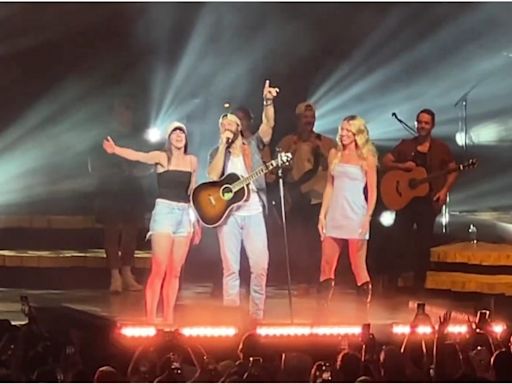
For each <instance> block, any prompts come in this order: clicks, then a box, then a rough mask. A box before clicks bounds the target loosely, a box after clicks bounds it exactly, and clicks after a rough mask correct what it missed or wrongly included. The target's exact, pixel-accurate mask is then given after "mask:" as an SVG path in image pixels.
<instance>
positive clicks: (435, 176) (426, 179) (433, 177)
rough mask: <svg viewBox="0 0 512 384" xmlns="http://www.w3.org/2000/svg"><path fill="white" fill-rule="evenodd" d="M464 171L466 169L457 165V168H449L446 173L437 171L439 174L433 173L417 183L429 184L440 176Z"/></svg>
mask: <svg viewBox="0 0 512 384" xmlns="http://www.w3.org/2000/svg"><path fill="white" fill-rule="evenodd" d="M462 169H464V168H461V167H460V166H459V165H457V166H456V167H455V168H448V169H445V170H444V171H437V172H434V173H431V174H430V175H428V176H427V177H424V178H422V179H418V180H416V182H417V184H423V183H428V182H430V181H431V180H432V179H436V178H438V177H440V176H443V175H448V174H450V173H453V172H457V171H461V170H462Z"/></svg>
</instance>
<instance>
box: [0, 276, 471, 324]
mask: <svg viewBox="0 0 512 384" xmlns="http://www.w3.org/2000/svg"><path fill="white" fill-rule="evenodd" d="M22 295H23V296H27V297H28V298H29V300H30V303H31V304H34V305H38V306H60V305H63V306H68V307H71V308H74V309H77V310H81V311H86V312H88V313H91V314H95V315H100V316H104V317H107V318H109V319H113V320H115V321H117V322H118V323H120V324H143V323H145V318H144V295H143V292H123V293H122V294H110V293H109V292H108V291H106V290H99V289H82V290H23V289H2V290H0V318H1V319H9V320H10V321H12V322H15V323H23V322H25V321H26V318H25V316H24V315H23V314H22V313H21V311H20V296H22ZM418 299H425V301H426V303H427V312H429V314H430V315H431V317H432V319H433V320H434V322H436V321H437V316H439V315H440V314H442V312H443V311H445V310H447V309H449V310H452V311H454V318H459V319H460V320H461V321H462V320H465V318H466V316H469V317H470V318H472V317H474V316H473V315H474V311H475V307H474V304H475V303H474V302H473V301H468V300H466V301H462V300H449V299H446V298H439V297H438V298H436V297H432V296H429V295H422V297H421V298H418V297H414V296H413V295H407V294H404V293H402V294H400V293H397V294H394V295H392V296H389V297H383V296H382V295H376V297H375V298H374V300H373V301H372V303H371V305H370V309H369V313H368V317H366V314H365V313H364V311H362V310H361V305H360V304H359V303H358V302H357V300H356V296H355V292H353V291H350V290H347V289H343V288H342V287H340V288H338V289H337V290H336V292H335V294H334V295H333V299H332V302H331V306H330V309H329V314H328V315H327V316H323V317H322V318H321V319H319V318H318V316H316V315H317V313H318V312H317V309H316V296H315V294H314V293H310V294H306V295H304V294H302V293H301V292H299V287H297V286H294V287H292V308H293V319H292V317H291V315H290V305H289V298H288V290H287V287H286V286H269V287H268V290H267V301H266V310H265V318H264V321H263V323H268V324H292V323H295V324H311V323H316V324H339V325H360V324H362V323H365V322H370V323H372V324H381V325H384V324H392V323H401V324H405V323H409V322H410V320H411V319H412V317H413V315H414V313H415V308H416V302H417V301H418ZM246 309H247V294H246V291H245V290H243V303H242V308H241V309H240V310H234V309H232V308H227V307H223V306H222V300H221V298H220V297H213V296H212V285H211V284H189V283H185V284H184V285H183V287H182V289H181V291H180V293H179V297H178V303H177V305H176V324H175V326H177V327H182V326H191V325H196V326H198V325H201V326H208V325H234V326H242V324H241V321H243V317H244V313H245V311H246Z"/></svg>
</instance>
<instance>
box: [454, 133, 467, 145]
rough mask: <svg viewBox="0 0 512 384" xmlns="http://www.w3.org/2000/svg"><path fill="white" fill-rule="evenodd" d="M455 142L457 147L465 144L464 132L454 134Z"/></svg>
mask: <svg viewBox="0 0 512 384" xmlns="http://www.w3.org/2000/svg"><path fill="white" fill-rule="evenodd" d="M455 142H456V143H457V145H458V146H459V147H463V146H464V144H466V135H465V134H464V132H457V133H456V134H455Z"/></svg>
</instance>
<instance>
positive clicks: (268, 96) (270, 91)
mask: <svg viewBox="0 0 512 384" xmlns="http://www.w3.org/2000/svg"><path fill="white" fill-rule="evenodd" d="M278 93H279V88H277V87H271V86H270V80H265V85H264V87H263V100H265V101H272V100H274V98H275V97H276V96H277V94H278Z"/></svg>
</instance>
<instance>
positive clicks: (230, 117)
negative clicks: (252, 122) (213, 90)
mask: <svg viewBox="0 0 512 384" xmlns="http://www.w3.org/2000/svg"><path fill="white" fill-rule="evenodd" d="M224 119H228V120H231V121H233V122H235V123H237V124H238V126H239V127H241V126H242V122H241V121H240V119H239V118H238V117H237V116H236V115H233V114H232V113H223V114H222V115H221V116H220V119H219V127H220V123H222V120H224Z"/></svg>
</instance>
